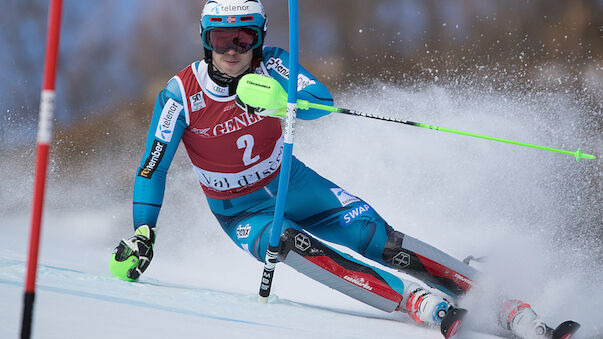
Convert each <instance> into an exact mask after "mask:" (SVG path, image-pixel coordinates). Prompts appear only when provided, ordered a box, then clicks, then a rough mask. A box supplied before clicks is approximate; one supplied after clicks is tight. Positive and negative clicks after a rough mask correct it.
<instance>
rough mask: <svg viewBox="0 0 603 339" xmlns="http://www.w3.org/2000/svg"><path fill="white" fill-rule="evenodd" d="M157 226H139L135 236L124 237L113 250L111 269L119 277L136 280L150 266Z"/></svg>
mask: <svg viewBox="0 0 603 339" xmlns="http://www.w3.org/2000/svg"><path fill="white" fill-rule="evenodd" d="M154 243H155V228H151V227H149V226H148V225H142V226H139V227H138V228H137V229H136V232H135V233H134V236H133V237H131V238H129V239H122V240H121V241H120V242H119V245H117V247H116V248H115V249H114V250H113V254H112V255H111V260H110V262H109V269H110V270H111V273H113V275H114V276H115V277H117V278H119V279H122V280H126V281H134V280H136V279H138V277H140V275H141V274H142V273H143V272H144V271H145V270H146V269H147V267H149V264H150V263H151V259H153V244H154Z"/></svg>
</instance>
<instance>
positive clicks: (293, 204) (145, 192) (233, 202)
mask: <svg viewBox="0 0 603 339" xmlns="http://www.w3.org/2000/svg"><path fill="white" fill-rule="evenodd" d="M207 68H208V65H207V64H206V63H205V62H204V61H201V62H195V63H193V64H191V65H190V66H189V67H187V68H186V69H185V70H183V71H182V72H181V73H179V76H175V77H174V78H172V79H171V80H170V81H169V82H168V84H167V86H166V87H165V88H164V89H163V90H162V91H161V92H160V93H159V95H158V97H157V101H156V104H155V108H154V111H153V118H152V121H151V125H150V127H149V132H148V136H147V140H146V150H145V152H144V155H143V157H142V160H141V163H140V167H139V168H138V171H137V176H136V180H135V185H134V198H133V220H134V228H137V227H139V226H141V225H149V226H152V227H154V226H155V225H156V223H157V218H158V215H159V211H160V208H161V204H162V201H163V194H164V188H165V181H166V174H167V171H168V168H169V166H170V163H171V161H172V159H173V157H174V154H175V153H176V149H177V147H178V145H179V143H180V142H181V141H183V142H184V144H185V147H187V151H188V152H189V156H190V158H191V161H192V163H193V168H194V170H195V172H196V174H197V176H198V177H199V181H200V183H201V186H202V188H203V190H204V192H205V193H206V198H207V201H208V204H209V207H210V209H211V211H212V212H213V214H214V215H215V217H216V219H217V221H218V222H219V223H220V225H221V227H222V228H223V229H224V231H225V232H226V234H228V236H229V237H230V238H231V239H232V241H233V242H234V243H235V244H236V245H237V246H238V247H240V248H241V249H243V250H244V251H247V252H249V253H250V254H251V255H252V256H253V257H255V258H256V259H257V260H259V261H263V260H264V256H265V253H266V249H267V247H268V243H269V237H270V231H271V227H272V219H273V213H274V208H275V202H276V195H277V193H278V190H277V186H278V177H279V174H278V171H277V170H278V166H276V167H275V166H273V167H275V168H272V171H270V170H268V167H266V170H265V171H264V172H263V173H266V176H265V177H260V176H259V175H257V173H258V172H257V171H256V172H255V174H256V177H257V178H254V180H255V181H254V182H251V180H248V179H245V180H244V181H243V182H242V183H241V180H239V181H238V182H239V184H238V185H234V184H233V183H234V182H235V180H234V179H233V178H235V177H233V176H232V175H231V173H225V172H229V170H227V169H226V167H220V166H219V165H215V166H214V163H215V161H214V162H212V161H207V159H209V158H210V157H211V156H213V155H215V154H214V153H220V155H219V156H224V157H227V156H229V155H230V154H231V153H233V154H234V153H236V154H235V155H234V156H233V157H234V158H235V160H236V159H239V161H240V160H241V159H242V160H243V161H244V162H246V163H245V164H240V166H239V165H237V166H239V167H237V168H238V170H236V171H239V170H240V171H241V172H240V173H243V172H244V173H246V174H244V175H248V177H247V178H251V176H249V174H248V173H250V172H249V170H250V169H251V168H253V167H254V166H256V165H257V164H258V162H262V161H263V160H262V161H259V160H257V159H259V158H260V156H259V155H255V153H254V152H255V150H254V149H253V147H258V146H257V145H259V142H260V141H259V138H260V136H259V134H261V133H262V132H261V131H259V132H257V131H253V133H251V132H250V134H253V137H249V134H240V137H239V138H238V139H236V140H235V139H232V143H233V144H234V143H235V142H236V143H238V147H237V148H232V149H231V148H227V147H226V146H223V145H227V143H228V142H231V140H230V139H228V138H229V137H228V135H227V132H229V131H232V132H233V133H232V134H235V133H245V132H241V131H245V130H246V129H248V130H250V131H251V129H252V128H257V126H259V125H260V123H265V124H268V121H267V120H269V119H274V120H277V118H264V121H262V122H259V121H256V120H255V118H253V117H249V116H245V119H246V120H245V119H243V118H240V119H238V118H236V117H237V115H235V118H233V119H235V120H232V119H231V120H232V121H235V123H232V124H231V123H227V122H223V121H221V120H220V115H221V114H226V112H227V110H232V109H233V107H234V105H233V103H234V98H235V95H234V93H232V92H230V91H229V89H228V88H225V87H221V86H220V85H218V84H217V83H216V82H214V81H213V80H212V79H211V77H209V76H207V73H208V71H207ZM299 70H300V71H299V72H300V75H299V78H298V98H299V99H304V100H308V101H311V102H314V103H320V104H326V105H332V103H333V100H332V96H331V94H330V93H329V91H328V90H327V88H326V87H325V86H324V85H322V84H321V83H320V82H319V81H318V80H317V79H316V78H315V77H314V76H313V75H312V74H310V73H309V72H308V71H307V70H305V69H304V68H303V67H301V66H300V67H299ZM255 72H256V73H261V74H264V75H267V76H270V77H272V78H274V79H276V80H277V81H278V82H279V83H280V84H281V85H282V86H283V88H287V81H288V74H289V69H288V53H287V52H286V51H284V50H282V49H280V48H273V47H264V49H263V61H261V64H260V66H259V67H258V68H257V69H256V70H255ZM189 87H190V88H193V89H191V90H189V89H187V88H189ZM199 88H200V89H201V90H200V91H198V90H199ZM197 91H198V92H197ZM218 105H226V106H224V107H225V108H224V109H222V108H219V109H218V110H213V111H212V107H213V106H218ZM220 107H222V106H220ZM195 109H197V111H195ZM234 109H236V110H240V108H238V107H234ZM194 112H201V113H197V114H194ZM241 112H242V110H241ZM241 112H237V113H236V114H239V113H241ZM325 114H328V113H326V112H324V111H319V110H315V109H309V110H299V111H298V114H297V118H299V119H304V120H311V119H317V118H319V117H321V116H324V115H325ZM239 117H243V116H242V115H240V116H239ZM236 119H238V120H236ZM229 121H230V120H229ZM210 122H211V123H210ZM204 124H205V125H204ZM211 124H213V125H211ZM253 126H255V127H253ZM265 126H268V125H265ZM269 128H271V132H270V133H272V132H274V131H276V133H277V134H276V137H275V138H274V140H272V141H271V142H272V144H271V145H273V146H274V149H275V150H278V149H279V145H282V139H279V140H276V139H278V133H281V132H280V130H278V129H279V128H280V124H279V125H278V126H277V127H275V126H274V124H273V125H271V127H265V129H266V130H268V129H269ZM239 130H240V131H239ZM266 133H268V132H266ZM218 137H222V138H223V139H224V140H226V141H224V143H220V142H221V141H220V142H219V141H217V140H218ZM275 140H276V141H275ZM212 142H216V143H213V144H212ZM254 142H255V143H254ZM279 142H280V143H279ZM216 145H219V146H216ZM281 149H282V148H281ZM204 152H210V153H212V154H209V155H207V154H205V153H204ZM237 152H240V153H237ZM224 153H227V154H226V155H224ZM265 153H266V154H267V155H266V156H265V158H266V161H269V159H272V160H270V161H272V162H273V163H275V164H276V165H279V166H280V160H281V159H280V158H279V155H278V154H277V152H276V151H275V152H272V153H270V152H265ZM268 153H270V154H268ZM258 154H259V153H258ZM275 154H276V155H275ZM254 159H255V160H256V162H253V161H254ZM260 160H261V159H260ZM204 161H205V162H204ZM228 161H231V159H230V158H229V159H228ZM248 163H249V164H248ZM208 164H209V165H208ZM212 166H213V167H212ZM266 166H268V165H267V163H266ZM233 171H235V170H233ZM218 172H219V173H222V174H221V175H222V176H221V177H220V178H224V179H220V180H218V179H216V177H217V176H216V173H218ZM235 186H236V187H235ZM231 188H232V189H231ZM285 229H295V230H298V231H303V232H307V233H309V234H311V235H312V236H314V237H318V238H320V239H323V240H326V241H329V242H332V243H336V244H339V245H343V246H345V247H347V248H349V249H351V250H353V251H355V252H357V253H359V254H361V255H362V256H364V257H366V258H369V259H371V260H374V261H377V262H379V263H381V264H383V265H386V266H389V267H392V268H395V269H398V270H401V271H404V272H407V273H409V274H412V275H414V276H416V277H418V278H421V279H423V280H425V282H426V283H428V284H429V285H431V286H433V287H436V288H439V289H440V290H442V291H444V292H445V293H447V294H449V295H451V296H458V295H460V294H462V293H464V292H465V291H466V290H468V289H469V287H470V286H471V282H472V280H473V279H474V278H475V274H476V272H475V271H474V270H473V269H472V268H471V267H469V266H467V265H465V264H463V263H462V262H460V261H458V260H456V259H454V258H452V257H450V256H448V255H447V254H445V253H443V252H441V251H439V250H437V249H436V248H434V247H432V246H429V245H427V244H425V243H423V242H421V241H419V240H417V239H414V238H412V237H410V236H408V235H405V234H402V233H401V232H398V231H396V230H394V229H393V228H392V227H391V226H389V225H388V224H387V223H386V222H385V220H384V219H383V218H381V216H379V214H378V213H377V212H376V211H375V209H374V208H373V207H372V206H371V205H370V204H368V203H367V202H365V201H363V200H362V199H361V198H358V197H356V196H354V195H352V194H350V193H348V192H346V191H345V190H344V189H343V188H341V187H339V186H337V185H336V184H334V183H333V182H331V181H329V180H327V179H325V178H323V177H322V176H320V175H319V174H317V173H316V172H315V171H313V170H312V169H311V168H309V167H308V166H306V165H305V164H304V163H302V162H301V161H300V160H298V159H297V158H295V157H294V158H293V160H292V167H291V177H290V181H289V191H288V194H287V201H286V207H285V219H284V223H283V230H285ZM307 233H306V234H307ZM337 253H339V252H337ZM343 256H344V257H345V258H346V259H347V260H349V261H350V262H353V263H355V264H357V265H361V266H362V265H364V266H366V265H365V264H364V263H362V262H360V261H358V260H356V259H353V258H351V257H350V256H346V255H343ZM367 267H368V266H367ZM372 269H373V270H375V272H377V273H376V274H377V275H379V276H380V278H379V279H381V280H384V281H385V282H386V283H387V284H388V285H389V286H390V287H391V288H392V289H393V290H394V291H397V292H398V293H399V294H400V295H402V294H403V292H404V282H403V280H401V279H399V278H398V277H397V276H395V275H393V274H390V273H388V272H385V271H383V270H379V269H376V268H372ZM390 311H391V310H390Z"/></svg>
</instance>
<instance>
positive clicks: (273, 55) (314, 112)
mask: <svg viewBox="0 0 603 339" xmlns="http://www.w3.org/2000/svg"><path fill="white" fill-rule="evenodd" d="M263 54H264V64H265V66H266V69H267V70H268V73H269V74H270V76H271V77H273V78H274V79H276V80H277V81H278V82H279V83H280V84H281V86H283V88H284V89H285V90H286V89H287V82H288V81H289V53H288V52H287V51H285V50H283V49H281V48H276V47H265V48H264V51H263ZM297 98H298V99H302V100H307V101H310V102H313V103H316V104H322V105H329V106H330V105H333V97H332V96H331V93H329V90H328V89H327V87H326V86H325V85H323V84H322V83H321V82H320V81H318V80H317V79H316V77H315V76H314V75H312V73H310V72H308V71H307V70H306V69H305V68H304V67H302V66H301V65H299V66H298V76H297ZM329 113H330V112H327V111H322V110H318V109H314V108H310V109H308V110H301V109H299V110H297V118H299V119H302V120H313V119H318V118H320V117H322V116H325V115H327V114H329Z"/></svg>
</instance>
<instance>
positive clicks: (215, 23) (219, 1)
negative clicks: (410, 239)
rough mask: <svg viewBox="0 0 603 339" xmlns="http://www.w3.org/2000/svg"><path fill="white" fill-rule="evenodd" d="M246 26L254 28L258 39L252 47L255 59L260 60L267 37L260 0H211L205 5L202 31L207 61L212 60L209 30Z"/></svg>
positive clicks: (264, 17) (264, 15)
mask: <svg viewBox="0 0 603 339" xmlns="http://www.w3.org/2000/svg"><path fill="white" fill-rule="evenodd" d="M230 27H246V28H250V29H252V30H254V31H255V32H256V34H257V39H256V40H255V41H254V43H253V45H252V46H251V48H252V49H253V56H254V60H255V59H257V61H259V60H260V58H261V56H262V46H263V44H264V38H265V37H266V14H265V13H264V6H263V5H262V3H261V2H260V0H209V1H207V3H205V6H204V7H203V12H202V14H201V22H200V33H201V38H202V40H203V47H204V48H205V61H206V62H207V63H208V64H209V63H210V62H211V51H212V46H211V44H210V42H209V32H210V31H211V30H212V29H215V28H230Z"/></svg>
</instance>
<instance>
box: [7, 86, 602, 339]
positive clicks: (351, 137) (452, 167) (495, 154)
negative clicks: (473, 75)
mask: <svg viewBox="0 0 603 339" xmlns="http://www.w3.org/2000/svg"><path fill="white" fill-rule="evenodd" d="M383 86H385V89H383V90H381V91H379V92H378V93H375V92H369V90H363V91H357V90H356V91H348V92H344V93H342V94H340V95H339V96H338V97H337V98H336V99H337V103H338V104H339V105H340V106H343V107H348V108H353V109H357V110H360V111H364V112H367V113H379V114H381V115H388V116H392V117H397V118H401V119H409V120H413V121H418V122H423V123H428V124H433V125H438V126H443V127H448V128H454V129H460V130H466V131H470V132H476V133H480V134H486V135H493V136H498V137H503V138H509V139H514V140H519V141H524V142H532V143H535V144H544V145H550V146H553V147H556V146H557V147H561V146H563V147H567V148H569V149H577V148H578V147H582V149H583V152H588V153H594V154H600V152H598V151H600V149H598V150H597V149H594V145H595V144H596V143H595V142H592V141H593V140H595V139H596V136H595V137H593V135H592V134H588V133H586V132H583V131H582V127H580V126H584V124H585V123H586V124H588V120H586V121H585V120H584V119H585V116H586V117H588V116H589V115H592V114H593V113H592V112H589V111H588V110H587V109H586V108H584V106H582V105H581V104H580V103H579V102H576V101H575V100H574V99H573V98H571V97H568V96H562V95H561V96H542V97H538V98H531V99H530V98H524V97H521V96H518V95H513V93H509V94H506V95H500V94H492V93H483V92H479V93H476V92H471V91H469V92H462V91H461V92H460V93H459V92H455V91H451V90H449V89H446V88H442V87H426V88H422V89H405V88H397V87H392V86H389V85H385V84H377V85H375V86H369V88H383ZM396 112H397V113H396ZM561 125H562V126H561ZM570 126H574V127H570ZM562 127H563V128H562ZM143 140H144V136H136V139H135V140H132V142H133V143H136V142H140V143H142V142H143ZM587 141H589V142H587ZM295 142H296V144H295V149H294V153H295V154H296V155H297V156H298V157H299V158H300V159H301V160H302V161H304V162H305V163H306V164H308V165H310V166H311V167H313V168H314V169H315V170H316V171H317V172H319V173H321V174H322V175H324V176H326V177H327V178H330V179H331V180H333V181H335V182H336V183H338V184H339V185H341V186H342V187H344V188H346V190H347V191H349V192H350V193H352V194H355V195H358V196H360V197H362V198H363V199H364V200H366V201H368V202H369V203H370V204H371V206H372V207H373V208H375V209H376V210H377V211H379V213H380V214H381V215H382V216H384V217H385V219H386V220H388V222H389V223H390V224H391V225H393V226H394V227H395V228H397V229H399V230H400V231H402V232H405V233H408V234H410V235H412V236H414V237H417V238H419V239H422V240H424V241H426V242H428V243H431V244H433V245H434V246H436V247H438V248H440V249H442V250H444V251H446V252H448V253H450V254H452V255H453V256H455V257H457V258H460V259H462V258H464V257H465V256H467V255H474V256H476V257H477V256H482V255H487V256H488V257H489V258H491V260H490V261H488V262H486V263H484V264H483V267H482V268H483V270H484V271H485V272H487V275H488V276H489V279H485V280H484V291H475V292H474V293H471V294H470V295H468V297H467V298H466V299H464V300H462V301H461V305H463V306H467V307H469V308H470V309H471V310H472V311H471V313H470V315H471V317H470V318H469V324H468V331H467V332H466V333H465V334H464V337H466V338H497V336H495V335H489V334H485V333H484V331H486V332H491V331H496V326H495V325H492V321H491V320H492V314H491V313H492V312H491V310H489V309H488V307H489V306H488V305H489V304H490V303H491V301H492V294H493V292H492V291H489V290H488V288H489V287H491V286H492V284H493V283H492V281H495V283H496V285H497V286H498V287H501V288H503V289H504V291H505V293H507V294H508V295H512V296H513V297H517V298H521V299H523V300H525V301H527V302H529V303H531V304H532V305H533V307H534V308H535V310H536V312H538V313H539V315H540V316H541V317H543V319H545V320H546V321H547V322H548V323H549V324H550V325H552V326H556V325H557V324H558V323H560V322H561V321H564V320H567V319H573V320H576V321H579V322H581V323H582V325H583V328H582V330H581V331H580V336H578V338H596V337H602V334H603V328H602V327H601V325H600V312H599V308H600V307H599V306H600V305H601V304H603V290H602V289H601V287H602V286H603V273H601V269H600V268H601V265H602V263H601V261H600V260H601V258H602V256H601V247H600V243H597V239H596V237H595V236H594V235H593V233H592V232H593V227H594V230H595V231H596V227H597V225H596V221H597V220H598V219H597V217H596V215H597V214H596V213H599V212H598V210H600V209H601V206H597V205H596V204H594V205H593V204H592V202H591V203H589V201H592V200H588V194H587V193H588V192H589V191H588V184H586V183H584V182H583V180H587V179H588V178H585V174H588V173H592V172H593V168H595V170H594V173H599V171H600V170H599V171H597V170H596V168H597V167H596V166H598V160H595V161H593V162H590V163H589V162H588V161H586V160H583V161H581V162H579V163H576V162H575V160H574V159H573V158H572V157H571V156H565V155H560V154H552V153H551V154H549V153H547V152H543V151H538V150H530V149H524V148H520V147H517V146H511V145H503V144H498V143H494V142H490V141H481V140H477V139H472V138H468V137H462V136H454V135H446V134H445V133H440V132H434V131H430V130H426V129H420V128H416V127H408V126H403V125H398V124H392V123H386V122H380V121H373V120H370V119H364V118H357V117H349V116H336V115H335V114H332V115H330V116H328V117H325V118H323V119H320V120H317V121H307V122H306V121H304V122H300V123H299V124H298V130H297V132H296V141H295ZM120 147H123V148H124V149H129V148H128V147H127V146H125V145H122V146H120ZM95 148H97V149H102V147H95ZM118 148H119V147H118ZM105 149H107V148H105ZM114 149H116V148H113V149H112V150H114ZM98 153H100V155H98V157H100V158H101V159H103V157H107V156H109V154H103V153H102V152H97V154H98ZM138 157H139V154H137V153H132V154H128V157H120V156H116V155H115V153H111V159H112V160H113V161H114V162H115V161H117V162H119V163H116V164H114V166H113V167H114V168H113V167H112V168H111V169H107V168H106V166H108V164H107V162H108V158H104V163H101V164H102V165H101V166H99V165H98V163H97V164H96V165H90V166H86V167H85V168H84V169H81V170H79V169H74V170H73V171H66V170H61V169H60V168H57V167H58V166H59V165H61V164H65V163H61V162H58V163H53V164H51V172H50V180H49V184H48V187H47V203H46V210H45V216H44V219H43V231H42V243H41V244H42V245H41V252H40V267H39V270H38V276H37V292H36V300H35V309H34V312H35V313H34V327H33V333H34V337H35V338H124V337H131V336H136V337H141V338H166V337H176V338H178V337H183V338H191V337H192V338H233V337H243V336H246V337H250V338H259V337H261V336H265V335H270V336H277V337H285V338H323V337H330V338H397V339H405V338H413V339H414V338H418V339H421V338H426V339H428V338H440V337H441V335H440V334H439V331H438V330H437V329H433V328H426V327H424V326H419V325H416V324H415V323H414V322H413V321H412V320H410V319H409V318H408V317H407V316H406V315H405V314H403V313H401V312H397V313H393V314H388V313H384V312H381V311H379V310H376V309H373V308H371V307H369V306H366V305H364V304H361V303H359V302H357V301H355V300H353V299H351V298H349V297H346V296H344V295H341V294H339V293H338V292H335V291H333V290H330V289H329V288H327V287H324V286H322V285H320V284H318V283H316V282H314V281H312V280H310V279H309V278H307V277H305V276H302V275H300V274H299V273H297V272H295V271H294V270H292V269H291V268H289V267H287V266H285V265H282V264H279V265H278V266H277V269H276V275H275V281H274V287H273V294H272V297H271V300H270V302H269V303H268V304H262V303H259V302H257V300H256V295H257V290H258V287H259V278H260V275H261V271H262V264H261V263H258V262H256V261H255V260H253V259H252V258H251V257H250V256H249V255H248V254H246V253H244V252H243V251H240V250H239V249H237V248H236V247H235V246H234V244H232V243H231V242H230V240H229V239H228V238H227V237H226V235H225V234H223V232H222V230H221V229H220V227H219V225H218V223H217V222H216V221H215V220H214V218H213V217H212V215H211V213H210V212H209V211H208V208H207V206H206V204H205V202H204V199H203V197H202V193H201V190H200V189H199V187H198V184H197V183H196V182H195V179H194V176H193V174H192V173H191V171H190V165H189V164H187V163H186V160H185V158H184V155H183V152H182V150H180V151H179V154H178V155H177V157H176V159H175V161H174V164H173V166H172V168H171V169H170V173H169V175H168V186H167V191H166V198H165V202H164V207H163V210H162V214H161V216H160V220H159V226H158V241H157V244H156V247H155V258H154V259H153V262H152V264H151V266H150V267H149V269H148V271H147V272H145V274H144V275H143V277H142V278H141V279H140V281H139V282H138V283H129V282H123V281H119V280H117V279H114V278H113V277H111V275H110V273H109V270H108V259H109V255H110V253H111V251H112V249H113V247H115V246H116V245H117V243H118V241H119V239H120V238H122V237H127V236H130V235H131V233H132V230H131V227H130V223H131V221H130V215H129V214H130V208H131V202H130V200H129V199H130V198H129V194H130V193H129V190H130V187H129V186H128V184H124V182H126V183H127V182H128V181H125V179H123V178H122V177H128V176H130V175H131V174H132V173H133V172H134V170H133V169H132V168H131V167H132V164H134V166H136V162H137V161H138V159H137V158H138ZM28 159H29V160H31V156H30V157H25V159H23V158H11V160H10V161H7V162H5V163H4V164H3V165H1V166H2V167H1V168H0V170H1V171H2V172H3V173H5V175H6V178H4V179H3V183H2V184H1V185H2V186H0V188H1V189H2V191H4V193H3V195H2V197H3V199H6V201H5V203H3V204H2V205H3V206H4V207H0V215H2V225H1V226H0V232H1V233H0V234H1V236H0V300H1V301H2V307H1V308H0V323H2V325H3V326H0V338H14V337H16V336H17V335H18V333H19V329H20V324H21V312H22V299H23V280H24V276H25V261H26V252H27V246H28V236H29V213H28V211H29V203H28V201H27V199H29V195H30V194H31V189H30V187H31V178H30V174H31V173H32V172H33V171H32V167H31V165H30V164H29V163H28V162H24V161H26V160H28ZM120 159H121V160H120ZM123 159H128V161H130V162H127V161H126V160H123ZM131 159H134V160H131ZM53 166H54V167H53ZM593 166H594V167H593ZM599 168H600V167H599ZM53 169H54V170H53ZM88 178H94V180H91V181H87V179H88ZM590 179H592V178H590ZM590 179H588V180H590ZM592 191H593V190H592V189H591V190H590V192H592ZM124 192H126V193H124ZM585 192H586V193H585ZM595 192H596V190H595ZM595 201H596V200H595ZM582 204H586V206H583V205H582ZM7 206H8V207H7ZM579 213H582V216H583V217H584V218H583V219H580V220H582V221H584V220H585V221H589V220H590V221H592V220H595V225H594V226H593V225H592V224H584V225H583V227H582V231H577V229H578V228H576V227H573V228H572V226H575V224H576V223H577V221H576V220H577V219H576V215H577V214H579ZM589 213H591V214H589ZM592 213H595V214H594V216H593V214H592ZM599 221H600V220H599ZM598 226H599V227H600V225H598ZM578 230H579V229H578ZM580 232H582V233H580ZM565 239H568V240H565ZM597 244H599V245H597ZM372 264H375V263H372ZM396 274H400V275H403V274H401V273H396ZM404 277H405V278H409V277H408V276H404Z"/></svg>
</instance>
